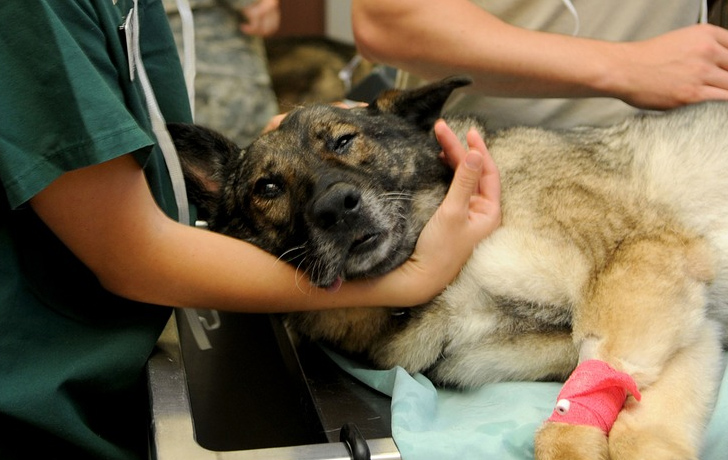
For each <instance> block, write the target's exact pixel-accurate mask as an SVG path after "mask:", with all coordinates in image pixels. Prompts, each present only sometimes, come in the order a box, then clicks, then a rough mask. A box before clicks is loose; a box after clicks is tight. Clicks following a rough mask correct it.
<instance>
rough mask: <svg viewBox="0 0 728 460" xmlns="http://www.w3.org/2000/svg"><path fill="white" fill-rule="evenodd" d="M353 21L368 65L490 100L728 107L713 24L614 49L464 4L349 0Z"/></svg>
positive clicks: (461, 0) (727, 81) (726, 63)
mask: <svg viewBox="0 0 728 460" xmlns="http://www.w3.org/2000/svg"><path fill="white" fill-rule="evenodd" d="M352 21H353V27H354V36H355V39H356V43H357V47H358V48H359V51H360V52H361V53H362V55H363V56H364V57H366V58H368V59H370V60H372V61H375V62H381V63H386V64H389V65H393V66H395V67H398V68H401V69H404V70H407V71H410V72H412V73H414V74H416V75H420V76H422V77H425V78H429V79H437V78H442V77H445V76H449V75H453V74H457V73H463V74H468V75H470V76H471V77H473V78H474V80H475V84H474V86H473V89H474V90H478V91H480V92H482V93H484V94H488V95H491V96H511V97H593V96H609V97H616V98H619V99H622V100H624V101H625V102H627V103H629V104H632V105H635V106H638V107H645V108H669V107H674V106H678V105H682V104H685V103H690V102H697V101H700V100H706V99H728V71H726V69H728V49H727V48H728V31H726V30H724V29H721V28H718V27H714V26H710V25H696V26H693V27H688V28H684V29H680V30H676V31H674V32H671V33H668V34H665V35H662V36H659V37H656V38H653V39H650V40H645V41H641V42H630V43H613V42H606V41H599V40H591V39H585V38H578V37H571V36H567V35H559V34H553V33H545V32H538V31H530V30H527V29H523V28H519V27H515V26H512V25H509V24H507V23H505V22H503V21H501V20H500V19H498V18H497V17H495V16H494V15H492V14H490V13H488V12H486V11H485V10H483V9H481V8H480V7H478V6H476V5H474V4H473V3H471V2H470V1H468V0H398V1H396V2H393V1H389V0H353V2H352Z"/></svg>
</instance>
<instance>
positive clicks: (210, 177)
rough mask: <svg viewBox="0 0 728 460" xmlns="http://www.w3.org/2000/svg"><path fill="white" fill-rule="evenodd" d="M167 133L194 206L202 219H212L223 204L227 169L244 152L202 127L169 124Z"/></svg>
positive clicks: (227, 140) (224, 138)
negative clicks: (222, 197) (221, 190)
mask: <svg viewBox="0 0 728 460" xmlns="http://www.w3.org/2000/svg"><path fill="white" fill-rule="evenodd" d="M167 130H169V134H170V136H172V141H173V142H174V146H175V148H176V149H177V154H178V155H179V159H180V163H181V165H182V170H183V172H184V176H185V185H186V186H187V195H188V196H189V199H190V202H192V203H194V204H195V205H196V206H197V207H198V212H199V215H200V218H203V219H204V218H208V217H209V216H210V215H212V214H214V211H215V208H216V207H217V205H218V202H219V197H220V189H221V186H222V179H223V168H224V166H225V164H226V163H227V162H228V160H229V159H230V158H232V157H234V156H237V155H238V154H239V153H240V148H239V147H238V146H237V145H235V143H234V142H232V141H231V140H230V139H228V138H226V137H225V136H223V135H222V134H220V133H218V132H215V131H213V130H211V129H208V128H205V127H202V126H199V125H193V124H184V123H168V124H167Z"/></svg>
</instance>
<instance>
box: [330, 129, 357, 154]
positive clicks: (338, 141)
mask: <svg viewBox="0 0 728 460" xmlns="http://www.w3.org/2000/svg"><path fill="white" fill-rule="evenodd" d="M355 137H356V134H354V133H350V134H344V135H342V136H339V137H337V138H335V139H333V142H332V143H331V144H332V145H331V146H330V147H331V150H333V151H334V152H336V153H338V154H343V153H345V152H346V150H347V149H348V148H349V146H350V145H351V141H352V140H354V138H355Z"/></svg>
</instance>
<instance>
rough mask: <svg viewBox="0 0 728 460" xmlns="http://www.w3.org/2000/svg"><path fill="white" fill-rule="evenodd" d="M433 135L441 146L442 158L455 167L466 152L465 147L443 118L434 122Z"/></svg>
mask: <svg viewBox="0 0 728 460" xmlns="http://www.w3.org/2000/svg"><path fill="white" fill-rule="evenodd" d="M434 129H435V137H436V138H437V142H438V143H439V144H440V147H442V153H441V154H440V158H442V159H443V160H444V161H445V163H447V164H448V165H449V166H450V167H451V168H452V169H455V168H457V165H459V164H460V162H462V160H463V159H464V158H465V155H466V153H467V151H466V149H465V147H464V146H463V144H462V143H461V142H460V139H458V137H457V135H456V134H455V133H454V132H453V130H452V129H450V127H449V126H448V125H447V123H446V122H445V120H443V119H439V120H437V121H436V122H435V128H434Z"/></svg>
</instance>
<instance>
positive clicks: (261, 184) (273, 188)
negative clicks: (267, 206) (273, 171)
mask: <svg viewBox="0 0 728 460" xmlns="http://www.w3.org/2000/svg"><path fill="white" fill-rule="evenodd" d="M253 193H254V194H255V195H257V196H259V197H262V198H276V197H278V196H280V195H281V194H282V193H283V184H282V183H281V182H280V181H277V180H275V179H258V181H257V182H256V183H255V186H254V187H253Z"/></svg>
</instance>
